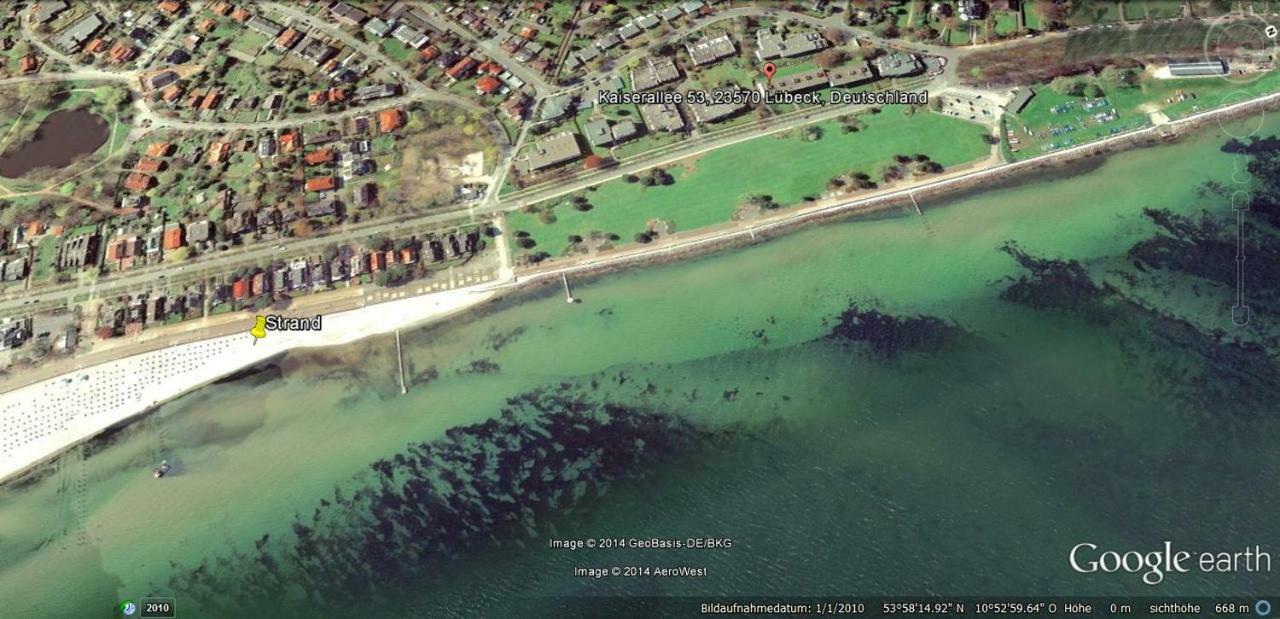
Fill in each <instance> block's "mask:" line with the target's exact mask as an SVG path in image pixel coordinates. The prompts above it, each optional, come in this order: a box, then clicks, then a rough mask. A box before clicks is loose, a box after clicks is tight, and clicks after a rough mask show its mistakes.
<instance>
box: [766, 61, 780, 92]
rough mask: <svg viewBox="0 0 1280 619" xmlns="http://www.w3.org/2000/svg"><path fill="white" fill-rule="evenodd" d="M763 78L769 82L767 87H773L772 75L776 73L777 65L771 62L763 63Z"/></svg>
mask: <svg viewBox="0 0 1280 619" xmlns="http://www.w3.org/2000/svg"><path fill="white" fill-rule="evenodd" d="M763 71H764V78H765V79H766V80H769V86H771V87H772V86H773V74H774V73H777V72H778V65H776V64H773V63H772V62H766V63H764V69H763Z"/></svg>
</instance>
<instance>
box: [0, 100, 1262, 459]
mask: <svg viewBox="0 0 1280 619" xmlns="http://www.w3.org/2000/svg"><path fill="white" fill-rule="evenodd" d="M1276 101H1280V93H1277V94H1271V95H1266V96H1263V97H1259V98H1256V99H1251V100H1248V101H1244V102H1240V103H1236V104H1232V105H1228V106H1224V107H1221V108H1217V109H1213V110H1207V111H1204V112H1199V113H1196V114H1192V115H1189V116H1187V117H1185V118H1182V119H1179V120H1177V121H1173V122H1171V123H1169V124H1166V125H1161V126H1152V127H1147V128H1144V129H1140V130H1136V131H1132V132H1127V133H1123V134H1120V135H1117V136H1113V137H1110V138H1106V139H1103V140H1099V141H1096V142H1090V143H1086V144H1082V145H1079V146H1075V147H1071V148H1067V149H1062V150H1059V151H1054V152H1052V153H1046V154H1044V155H1040V156H1036V157H1032V158H1030V159H1026V160H1023V161H1019V162H1015V163H1006V164H999V165H986V166H978V167H977V169H964V168H961V169H959V170H955V171H952V172H951V173H948V174H944V175H942V176H940V177H938V178H935V179H932V180H930V181H928V182H924V183H918V184H913V185H911V186H908V187H901V188H888V189H886V190H884V191H880V192H876V193H875V194H872V195H868V196H858V197H852V198H844V197H840V198H833V199H829V200H826V201H822V202H819V203H818V204H815V205H812V206H810V207H807V208H800V209H795V210H791V211H788V212H786V213H781V214H779V215H778V216H775V217H770V218H765V219H762V220H758V221H753V222H742V223H738V224H730V225H727V226H725V227H723V228H720V229H713V230H710V231H708V230H699V231H696V232H692V233H689V234H688V235H685V234H676V235H673V237H672V238H670V239H667V240H666V241H665V242H663V243H660V244H656V246H654V247H646V248H641V249H638V250H637V249H628V250H621V251H618V252H617V253H613V254H607V255H599V256H593V257H590V258H588V259H585V260H576V261H570V262H569V263H567V264H566V263H559V264H553V265H550V266H549V267H544V268H535V269H531V270H529V271H526V272H524V273H521V274H520V277H519V278H518V279H517V278H515V277H513V274H512V273H511V272H510V271H509V270H507V269H504V271H505V272H504V273H503V274H502V276H500V277H499V278H498V280H497V281H493V282H489V283H485V284H479V285H474V286H471V287H467V288H459V289H455V290H450V291H446V292H438V293H432V294H426V295H421V296H409V297H407V298H403V299H396V300H392V301H387V302H384V303H379V304H376V305H372V306H368V307H361V308H358V309H351V310H346V311H340V312H334V313H324V314H323V315H324V319H323V320H324V328H323V329H322V330H321V331H313V332H288V333H286V332H273V333H271V334H270V335H269V336H268V337H267V338H265V339H263V340H260V341H258V343H257V344H255V343H254V338H253V337H252V336H251V335H249V334H248V332H247V329H248V327H249V326H251V324H252V321H251V318H248V317H246V319H245V325H244V331H237V332H236V333H235V334H233V335H223V336H219V337H213V338H210V339H203V340H199V341H193V342H190V343H182V344H176V345H172V346H168V347H166V348H162V349H158V350H152V351H149V352H144V353H141V354H136V355H132V356H128V357H124V358H121V359H116V360H111V361H107V362H104V363H101V364H97V365H93V366H91V367H88V368H84V369H77V370H76V371H74V372H68V373H66V374H62V375H59V376H56V377H54V378H49V379H46V380H42V381H40V382H36V383H32V384H29V385H24V386H22V387H19V388H17V389H14V390H12V391H8V392H6V393H3V394H0V481H5V480H7V479H9V478H11V477H13V476H15V475H18V474H20V473H22V472H24V471H26V470H28V469H30V468H31V467H32V466H34V465H36V464H38V463H40V462H42V461H45V460H47V459H49V458H51V457H53V456H56V455H57V454H58V453H61V452H62V451H63V450H65V449H66V448H68V447H70V446H72V445H75V444H76V443H78V442H80V441H84V440H86V439H89V438H91V437H93V436H94V435H96V434H98V433H100V432H102V431H103V430H105V429H107V428H109V427H111V426H112V425H115V424H117V423H120V422H121V421H124V420H127V419H129V418H131V417H135V416H137V415H140V414H142V413H144V412H146V411H147V410H148V409H150V408H152V407H154V406H157V405H159V404H161V403H163V402H165V401H166V400H170V399H172V398H174V397H177V396H179V395H181V394H183V393H186V392H187V391H190V390H192V389H195V388H197V387H200V386H202V385H206V384H208V383H210V382H213V381H215V380H218V379H219V378H222V377H225V376H228V375H230V374H233V373H235V372H236V371H238V370H241V369H243V368H245V367H249V366H252V365H253V364H256V363H259V362H261V361H263V360H266V359H268V358H270V357H272V356H274V355H277V354H280V353H283V352H286V351H289V350H293V349H296V348H310V347H324V346H334V345H339V344H345V343H349V342H353V341H356V340H358V339H361V338H364V337H368V336H370V335H375V334H379V333H391V332H393V331H396V330H397V329H403V328H407V327H411V326H415V325H420V324H423V323H427V322H431V321H434V320H439V319H441V318H444V317H446V316H449V315H452V314H455V313H457V312H460V311H462V310H464V309H466V308H468V307H472V306H474V305H477V304H479V303H481V302H483V301H485V300H488V299H490V298H492V297H493V296H495V295H496V294H498V291H500V290H502V289H503V288H510V287H516V286H525V285H530V284H535V285H536V284H539V283H544V282H546V283H550V282H555V281H558V280H560V278H561V277H562V276H568V275H586V274H591V273H599V272H604V271H608V270H611V269H615V268H623V267H625V266H627V265H631V264H635V263H643V262H648V261H663V260H665V259H671V258H675V257H679V256H684V255H688V254H696V253H702V252H706V251H712V250H714V249H716V248H719V247H722V246H725V245H728V244H732V243H735V242H744V241H745V242H751V241H754V240H755V239H756V237H757V235H769V234H771V233H773V234H776V233H780V232H782V231H785V230H787V229H789V228H792V227H795V226H798V225H804V224H805V223H808V222H812V221H818V220H822V219H826V218H830V217H839V216H842V215H845V214H848V213H851V212H858V211H868V210H874V209H876V208H878V207H884V206H888V205H892V204H895V203H901V202H902V201H903V200H910V201H911V202H913V203H914V202H915V200H916V199H917V198H923V197H926V196H937V195H941V194H945V193H948V192H951V191H957V190H966V189H971V188H973V187H975V186H979V185H982V184H984V183H993V182H997V181H1000V180H1002V179H1005V178H1008V177H1011V176H1014V175H1017V174H1020V173H1026V172H1030V171H1034V170H1037V169H1041V168H1043V167H1045V166H1048V165H1054V164H1059V163H1062V162H1066V161H1071V160H1074V159H1080V158H1086V157H1090V156H1094V155H1098V154H1105V153H1108V152H1113V151H1114V150H1117V149H1122V148H1123V147H1124V145H1126V144H1128V145H1139V144H1141V143H1144V142H1145V141H1151V140H1155V139H1157V138H1158V137H1159V136H1161V135H1162V134H1164V132H1168V131H1170V130H1173V129H1184V130H1189V129H1193V128H1197V127H1199V126H1201V125H1204V124H1206V123H1210V122H1215V121H1219V122H1220V121H1223V120H1226V119H1230V118H1233V117H1236V116H1241V115H1246V114H1249V113H1253V112H1256V111H1257V110H1260V109H1262V108H1264V107H1265V106H1267V105H1269V104H1273V103H1275V102H1276ZM499 251H500V253H503V254H504V255H505V253H506V251H507V248H506V247H505V246H504V244H499ZM502 262H503V263H504V264H507V263H509V260H508V259H505V256H504V260H503V261H502Z"/></svg>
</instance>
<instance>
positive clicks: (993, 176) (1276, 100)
mask: <svg viewBox="0 0 1280 619" xmlns="http://www.w3.org/2000/svg"><path fill="white" fill-rule="evenodd" d="M1273 107H1280V92H1275V93H1271V94H1268V95H1263V96H1261V97H1258V98H1255V99H1250V100H1247V101H1242V102H1240V103H1235V104H1231V105H1228V106H1223V107H1219V108H1215V109H1212V110H1205V111H1202V112H1197V113H1195V114H1191V115H1189V116H1185V117H1183V118H1181V119H1178V120H1175V121H1171V122H1169V123H1166V124H1161V125H1152V126H1149V127H1144V128H1142V129H1136V130H1133V131H1129V132H1126V133H1121V134H1118V135H1114V136H1110V137H1107V138H1104V139H1101V140H1097V141H1094V142H1089V143H1087V144H1080V145H1077V146H1073V147H1070V148H1065V149H1061V150H1057V151H1054V152H1051V153H1045V154H1043V155H1037V156H1035V157H1031V158H1029V159H1023V160H1021V161H1014V162H1005V163H999V164H995V165H988V166H979V167H978V169H976V170H960V171H956V172H953V173H951V174H945V173H944V174H943V175H942V176H941V177H939V178H936V179H933V180H929V181H926V182H922V183H918V184H915V185H911V186H906V187H898V188H886V189H884V190H882V191H879V192H872V193H870V194H868V195H864V196H861V197H858V196H853V197H845V198H834V199H827V200H823V201H819V202H818V203H816V204H812V205H809V206H798V207H796V206H792V207H783V208H782V209H780V210H781V211H783V212H781V213H779V214H777V215H774V216H771V217H766V218H761V219H758V220H755V221H753V222H738V223H734V224H722V225H719V226H716V227H715V228H713V229H712V230H708V229H707V228H702V229H700V230H695V231H691V232H688V233H676V234H674V235H672V236H671V237H668V240H666V241H662V242H659V243H655V244H653V245H651V246H642V247H641V248H639V249H637V248H634V247H631V248H628V249H620V250H614V251H610V252H603V253H599V254H595V255H593V256H586V257H582V258H577V259H570V260H566V261H562V262H560V263H558V264H551V265H548V266H546V267H544V268H534V269H530V270H526V271H524V272H517V276H518V277H517V279H516V281H513V282H509V283H507V284H499V285H497V287H499V288H512V287H515V286H521V285H524V284H531V283H537V284H538V285H546V284H548V283H555V282H556V280H558V279H559V277H560V276H561V275H566V276H567V275H573V274H578V275H585V276H599V275H602V274H605V273H611V272H615V271H619V270H622V269H626V268H631V267H634V266H637V263H638V264H639V265H650V264H663V263H667V262H671V261H674V260H677V259H680V258H685V257H688V256H700V255H704V254H709V253H713V252H716V251H719V250H721V249H725V248H730V247H744V246H749V245H752V244H754V243H756V242H759V241H765V240H769V239H772V238H774V237H777V236H780V235H783V234H786V233H788V232H790V231H792V230H795V229H798V228H801V227H804V226H808V225H813V224H816V223H821V222H824V221H831V220H839V219H844V218H851V217H857V216H862V215H868V214H871V213H877V212H882V211H885V210H887V209H891V208H894V207H903V206H910V205H911V204H912V203H913V202H918V200H920V199H924V198H946V199H948V200H950V199H955V198H957V197H964V196H967V195H971V194H973V193H977V192H982V191H985V190H987V189H989V188H992V187H996V188H1002V187H1005V186H1007V185H1008V183H1010V181H1013V180H1015V179H1019V178H1021V177H1023V176H1024V175H1026V174H1027V173H1029V172H1034V171H1041V170H1050V169H1060V168H1064V167H1066V166H1069V165H1073V164H1078V163H1080V162H1084V161H1088V160H1090V159H1094V158H1097V157H1104V158H1105V157H1106V156H1108V155H1112V154H1117V153H1120V152H1124V151H1127V150H1132V149H1137V148H1146V147H1151V146H1159V145H1161V144H1164V143H1169V142H1176V141H1177V140H1178V138H1179V137H1180V136H1181V135H1183V134H1184V133H1187V132H1193V131H1199V130H1202V129H1204V128H1205V125H1207V124H1210V123H1214V122H1218V123H1221V122H1227V121H1234V120H1238V119H1240V118H1246V117H1249V116H1252V115H1254V114H1260V113H1263V112H1265V111H1266V110H1267V109H1268V108H1273ZM961 167H963V166H961ZM921 210H923V208H922V209H921Z"/></svg>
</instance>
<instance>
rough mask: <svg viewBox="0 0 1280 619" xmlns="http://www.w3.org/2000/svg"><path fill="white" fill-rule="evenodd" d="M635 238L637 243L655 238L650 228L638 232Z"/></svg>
mask: <svg viewBox="0 0 1280 619" xmlns="http://www.w3.org/2000/svg"><path fill="white" fill-rule="evenodd" d="M635 239H636V242H637V243H648V242H649V241H652V240H653V234H652V233H650V232H649V231H648V230H645V231H644V232H637V233H636V236H635Z"/></svg>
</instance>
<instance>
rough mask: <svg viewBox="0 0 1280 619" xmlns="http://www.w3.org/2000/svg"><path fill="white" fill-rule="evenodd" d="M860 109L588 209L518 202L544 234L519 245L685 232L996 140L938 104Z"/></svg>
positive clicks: (618, 183)
mask: <svg viewBox="0 0 1280 619" xmlns="http://www.w3.org/2000/svg"><path fill="white" fill-rule="evenodd" d="M857 118H858V119H859V120H860V121H861V123H862V128H861V130H859V131H854V132H849V133H845V132H843V131H842V129H841V123H840V122H837V121H829V122H823V123H819V124H817V125H816V126H817V127H818V128H819V129H820V130H821V131H822V135H821V137H820V138H819V139H817V140H807V139H805V137H804V136H805V132H804V131H803V130H801V129H796V130H792V131H788V132H785V133H782V134H776V135H771V136H764V137H759V138H755V139H752V140H748V141H746V142H741V143H738V144H734V145H732V146H727V147H724V148H720V149H717V150H713V151H711V152H709V153H706V154H703V155H699V156H696V157H693V158H690V159H686V160H683V161H681V162H678V163H676V164H673V165H670V166H667V168H666V171H667V173H668V174H670V175H671V177H672V178H673V179H674V183H672V184H671V185H666V186H663V185H655V186H648V187H646V186H644V185H643V184H642V183H640V182H633V183H628V182H626V181H625V180H622V179H618V180H614V181H609V182H607V183H604V184H602V185H598V186H596V187H595V188H594V189H592V190H588V191H586V192H584V193H583V194H581V195H582V196H583V197H585V198H586V199H587V200H588V202H589V203H590V204H591V208H590V210H587V211H579V210H576V209H575V208H574V207H573V206H572V205H571V201H570V198H568V197H566V198H564V199H561V200H558V201H555V202H548V203H542V204H538V205H533V208H531V209H528V210H526V211H519V212H513V213H511V214H510V216H509V222H510V229H511V230H513V231H523V232H526V233H528V235H529V237H530V238H532V239H533V240H534V241H535V242H536V246H534V247H530V248H524V249H521V248H516V250H515V251H517V252H524V253H529V252H547V253H549V254H550V255H552V256H558V255H561V254H563V253H564V252H565V250H566V249H567V248H568V246H569V240H568V239H569V236H570V235H577V236H581V237H583V238H584V239H589V238H591V236H592V234H593V233H598V234H603V235H610V234H612V235H615V236H616V237H617V240H616V241H615V242H614V243H613V244H614V245H621V244H626V243H631V242H634V238H635V235H636V233H639V232H643V231H645V230H646V229H647V228H648V222H649V221H650V220H652V219H655V218H662V219H664V220H666V221H667V222H670V223H671V224H672V226H673V229H674V231H677V232H678V231H687V230H692V229H695V228H702V227H705V226H711V225H715V224H722V223H725V222H728V221H731V220H732V218H733V215H734V213H735V212H736V211H737V210H738V208H739V206H740V205H741V204H742V203H743V202H744V201H746V199H747V198H748V197H751V196H756V195H768V196H770V197H772V199H773V202H774V203H776V204H779V205H782V206H790V205H794V204H797V203H800V202H802V201H803V200H805V198H814V199H816V198H818V197H819V196H820V195H821V194H822V193H823V192H824V190H825V186H826V183H827V181H828V180H830V179H831V178H833V177H835V176H837V175H839V174H841V173H845V172H850V171H858V172H865V173H867V174H869V175H871V176H872V177H875V178H877V179H878V178H879V170H880V169H881V168H882V167H884V166H885V165H888V164H889V163H890V162H891V160H892V158H893V156H894V155H898V154H903V155H915V154H918V153H919V154H925V155H928V156H929V158H930V159H932V160H933V161H936V162H938V163H939V164H941V165H943V166H944V167H950V166H954V165H957V164H961V163H966V162H969V161H973V160H975V159H980V158H982V157H983V156H985V155H986V154H987V153H988V152H989V149H990V146H988V145H987V144H986V143H985V142H984V141H983V135H984V134H985V133H986V129H985V128H984V127H982V126H979V125H975V124H972V123H969V122H965V121H961V120H957V119H954V118H950V117H946V116H941V115H938V114H932V113H929V112H925V111H918V112H916V113H915V114H913V115H908V114H906V113H905V110H904V109H903V108H899V107H888V108H885V109H884V111H882V112H881V113H879V114H869V113H868V114H862V115H859V116H858V117H857ZM640 176H644V175H643V174H641V175H640ZM546 211H550V214H549V215H548V214H547V213H546Z"/></svg>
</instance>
